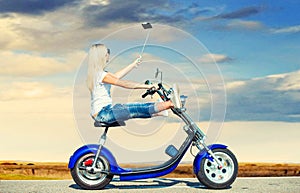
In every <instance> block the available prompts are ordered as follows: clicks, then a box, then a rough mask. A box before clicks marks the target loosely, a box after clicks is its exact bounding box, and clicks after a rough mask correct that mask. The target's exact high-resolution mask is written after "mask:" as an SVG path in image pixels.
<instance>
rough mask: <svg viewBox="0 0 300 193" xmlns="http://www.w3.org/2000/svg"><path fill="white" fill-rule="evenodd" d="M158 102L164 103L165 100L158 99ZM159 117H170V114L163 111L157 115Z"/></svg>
mask: <svg viewBox="0 0 300 193" xmlns="http://www.w3.org/2000/svg"><path fill="white" fill-rule="evenodd" d="M157 102H163V100H162V99H161V98H158V99H157ZM157 115H158V116H163V117H168V116H169V112H168V110H164V111H161V112H159V113H157Z"/></svg>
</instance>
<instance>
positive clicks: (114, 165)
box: [68, 144, 123, 174]
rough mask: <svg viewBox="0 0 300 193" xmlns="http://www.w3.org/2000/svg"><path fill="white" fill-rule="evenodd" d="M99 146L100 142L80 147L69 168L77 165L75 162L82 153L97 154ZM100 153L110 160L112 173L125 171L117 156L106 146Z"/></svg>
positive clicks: (71, 159) (74, 154)
mask: <svg viewBox="0 0 300 193" xmlns="http://www.w3.org/2000/svg"><path fill="white" fill-rule="evenodd" d="M98 148H99V145H98V144H89V145H84V146H82V147H80V148H79V149H77V150H76V151H75V152H74V153H73V155H72V156H71V157H70V161H69V165H68V168H69V169H73V168H74V166H75V164H76V161H77V160H78V159H79V158H80V157H81V156H82V155H84V154H87V153H94V154H96V153H97V150H98ZM100 155H101V156H104V157H105V158H106V159H107V160H108V162H109V164H110V172H111V173H112V174H118V173H121V172H123V169H121V168H120V167H119V166H118V164H117V161H116V159H115V157H114V156H113V154H112V153H111V152H110V151H109V150H108V149H107V148H106V147H102V149H101V154H100Z"/></svg>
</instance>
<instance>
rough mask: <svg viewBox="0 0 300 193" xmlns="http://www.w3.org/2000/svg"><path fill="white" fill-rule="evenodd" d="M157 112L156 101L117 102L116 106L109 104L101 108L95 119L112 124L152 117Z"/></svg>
mask: <svg viewBox="0 0 300 193" xmlns="http://www.w3.org/2000/svg"><path fill="white" fill-rule="evenodd" d="M155 113H158V111H157V109H156V107H155V103H127V104H116V105H114V106H112V105H107V106H105V107H103V108H102V109H101V111H100V112H99V113H98V115H97V117H96V118H95V120H96V121H99V122H103V123H108V124H111V123H114V122H117V121H125V120H128V119H132V118H150V117H151V116H152V115H153V114H155Z"/></svg>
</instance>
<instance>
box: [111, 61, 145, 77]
mask: <svg viewBox="0 0 300 193" xmlns="http://www.w3.org/2000/svg"><path fill="white" fill-rule="evenodd" d="M141 58H142V57H141V56H140V57H138V58H137V59H136V60H135V61H134V62H132V63H131V64H129V65H128V66H126V67H125V68H123V69H122V70H120V71H118V72H116V73H115V76H116V77H117V78H119V79H121V78H123V77H124V76H126V75H127V74H128V73H129V72H130V71H131V70H132V69H133V68H135V67H137V66H138V65H139V64H140V63H141Z"/></svg>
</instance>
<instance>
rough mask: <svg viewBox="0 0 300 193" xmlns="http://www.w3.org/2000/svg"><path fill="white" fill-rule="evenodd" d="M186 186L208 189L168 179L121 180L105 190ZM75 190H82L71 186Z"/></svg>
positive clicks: (73, 185)
mask: <svg viewBox="0 0 300 193" xmlns="http://www.w3.org/2000/svg"><path fill="white" fill-rule="evenodd" d="M175 185H176V186H184V187H190V188H196V189H207V187H205V186H204V185H202V184H201V183H200V182H191V181H188V180H183V179H178V180H177V179H168V178H159V179H150V180H137V181H127V182H120V181H119V180H113V181H112V183H111V184H109V185H107V186H106V187H105V188H104V189H120V190H126V189H156V188H168V187H172V186H175ZM69 187H70V188H73V189H78V190H80V189H82V188H80V187H79V186H78V185H77V184H72V185H70V186H69Z"/></svg>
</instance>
